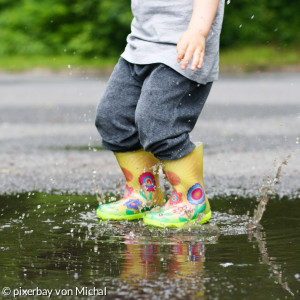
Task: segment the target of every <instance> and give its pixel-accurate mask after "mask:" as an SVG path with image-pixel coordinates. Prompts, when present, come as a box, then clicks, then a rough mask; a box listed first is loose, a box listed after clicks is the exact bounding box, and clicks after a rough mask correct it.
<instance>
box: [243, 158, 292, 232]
mask: <svg viewBox="0 0 300 300" xmlns="http://www.w3.org/2000/svg"><path fill="white" fill-rule="evenodd" d="M290 158H291V155H288V156H287V158H286V159H285V160H284V161H283V162H282V163H281V164H280V165H279V167H278V169H277V172H276V176H275V178H274V179H273V180H271V179H269V178H268V180H266V183H267V184H266V185H265V183H263V185H262V187H261V189H260V190H259V191H260V192H261V194H262V196H261V198H258V199H257V200H258V201H259V203H258V205H257V208H256V209H255V210H254V214H253V219H252V220H251V221H250V222H249V224H248V229H249V230H253V229H255V228H256V227H257V226H258V224H259V222H260V221H261V219H262V217H263V214H264V212H265V210H266V206H267V203H268V202H269V197H268V194H275V193H276V192H275V191H274V190H273V187H274V186H275V184H277V183H278V182H279V179H280V175H281V170H282V167H283V166H284V165H285V166H286V165H287V164H288V161H289V159H290Z"/></svg>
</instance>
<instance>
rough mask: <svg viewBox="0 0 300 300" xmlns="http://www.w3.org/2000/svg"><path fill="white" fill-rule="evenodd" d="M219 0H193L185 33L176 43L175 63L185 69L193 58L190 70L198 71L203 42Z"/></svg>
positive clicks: (201, 59)
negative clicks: (190, 15) (191, 12)
mask: <svg viewBox="0 0 300 300" xmlns="http://www.w3.org/2000/svg"><path fill="white" fill-rule="evenodd" d="M218 5H219V0H194V6H193V14H192V18H191V21H190V24H189V27H188V29H187V31H185V32H184V33H183V35H182V36H181V37H180V39H179V41H178V43H177V62H178V63H180V62H181V61H182V64H181V68H182V69H183V70H184V69H186V67H187V65H188V63H189V61H190V60H191V58H192V57H193V62H192V66H191V69H192V70H193V71H194V70H196V68H198V69H200V68H201V66H202V63H203V57H204V52H205V40H206V38H207V36H208V33H209V30H210V27H211V25H212V23H213V20H214V18H215V16H216V12H217V9H218Z"/></svg>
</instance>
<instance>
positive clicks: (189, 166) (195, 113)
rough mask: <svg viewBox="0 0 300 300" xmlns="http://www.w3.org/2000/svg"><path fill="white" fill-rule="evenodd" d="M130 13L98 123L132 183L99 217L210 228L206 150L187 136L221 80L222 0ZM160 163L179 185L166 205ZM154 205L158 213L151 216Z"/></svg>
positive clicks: (157, 0)
mask: <svg viewBox="0 0 300 300" xmlns="http://www.w3.org/2000/svg"><path fill="white" fill-rule="evenodd" d="M131 8H132V13H133V15H134V19H133V21H132V24H131V33H130V34H129V35H128V37H127V46H126V48H125V51H124V52H123V54H122V55H121V58H120V60H119V62H118V64H117V65H116V66H115V68H114V71H113V73H112V75H111V77H110V79H109V82H108V85H107V88H106V91H105V93H104V95H103V97H102V99H101V101H100V103H99V106H98V109H97V116H96V121H95V124H96V127H97V129H98V131H99V133H100V135H101V136H102V144H103V147H104V148H106V149H109V150H111V151H113V152H114V154H115V156H116V158H117V161H118V163H119V165H120V167H121V169H122V171H123V173H124V175H125V178H126V185H125V191H124V195H123V198H122V199H121V200H119V201H117V202H115V203H108V204H103V205H100V206H99V208H98V210H97V215H98V217H99V218H102V219H113V220H124V219H127V220H133V219H138V218H144V222H145V223H146V224H150V225H154V226H160V227H165V226H170V227H171V226H175V227H181V226H183V225H184V224H185V223H186V222H190V221H197V222H199V223H205V222H207V221H208V220H209V219H210V217H211V210H210V206H209V202H208V200H207V197H206V195H205V192H204V188H203V179H202V174H203V166H202V161H203V153H202V150H203V149H202V144H201V145H199V146H197V147H195V145H194V144H193V143H192V142H191V141H190V139H189V133H190V132H191V131H192V129H193V128H194V126H195V124H196V121H197V119H198V117H199V115H200V113H201V110H202V108H203V106H204V103H205V101H206V98H207V96H208V94H209V92H210V89H211V86H212V82H213V81H214V80H216V79H217V78H218V70H219V68H218V65H219V38H220V32H221V27H222V21H223V11H224V0H170V1H167V0H148V1H144V0H132V1H131ZM159 161H161V163H162V165H163V171H164V173H165V174H166V176H167V179H168V180H169V182H170V183H171V185H172V186H173V192H172V194H171V197H170V199H169V200H168V201H167V202H166V203H165V204H164V195H163V193H162V191H161V189H160V185H159V178H158V174H157V172H156V169H155V166H156V165H157V164H158V163H159ZM163 204H164V205H163ZM161 205H163V206H162V207H160V206H161ZM154 206H158V207H159V208H156V209H155V211H154V210H152V211H151V212H148V213H147V214H146V213H145V212H147V211H149V210H151V209H152V207H154Z"/></svg>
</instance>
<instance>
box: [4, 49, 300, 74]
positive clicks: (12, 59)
mask: <svg viewBox="0 0 300 300" xmlns="http://www.w3.org/2000/svg"><path fill="white" fill-rule="evenodd" d="M117 60H118V58H117V57H115V58H101V57H94V58H81V57H80V56H78V55H61V56H16V55H14V56H8V57H1V56H0V71H6V72H20V71H21V72H22V71H28V70H32V69H46V70H50V71H57V72H64V71H65V72H76V71H87V72H89V71H90V72H97V73H103V72H104V73H105V72H106V71H108V72H109V71H111V70H112V68H113V66H114V65H115V64H116V62H117ZM294 66H296V67H299V66H300V49H299V48H295V47H294V48H293V47H291V48H285V49H279V48H278V47H275V46H268V47H266V46H259V47H254V46H252V47H243V48H238V49H228V50H222V49H221V52H220V69H221V72H227V71H229V72H255V71H257V70H266V71H268V70H282V69H284V68H293V67H294Z"/></svg>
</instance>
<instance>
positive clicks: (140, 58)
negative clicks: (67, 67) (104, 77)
mask: <svg viewBox="0 0 300 300" xmlns="http://www.w3.org/2000/svg"><path fill="white" fill-rule="evenodd" d="M224 1H225V0H220V2H219V7H218V11H217V14H216V17H215V19H214V22H213V24H212V27H211V29H210V32H209V35H208V37H207V39H206V45H205V55H204V60H203V65H202V68H201V69H196V70H195V71H192V70H191V69H190V64H189V66H188V67H187V68H186V70H182V69H181V68H180V64H179V63H177V60H176V58H177V53H176V46H177V42H178V40H179V38H180V36H181V35H182V34H183V32H184V31H186V29H187V28H188V25H189V22H190V19H191V16H192V12H193V0H169V1H168V0H131V9H132V13H133V16H134V18H133V21H132V23H131V33H130V34H129V35H128V37H127V46H126V48H125V51H124V52H123V53H122V55H121V56H122V57H123V58H124V59H126V60H127V61H129V62H131V63H134V64H152V63H164V64H165V65H167V66H169V67H171V68H172V69H174V70H176V71H177V72H179V73H181V74H182V75H183V76H185V77H187V78H189V79H191V80H194V81H196V82H198V83H202V84H205V83H207V82H211V81H214V80H217V79H218V75H219V42H220V33H221V28H222V22H223V15H224ZM190 63H191V62H190Z"/></svg>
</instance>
